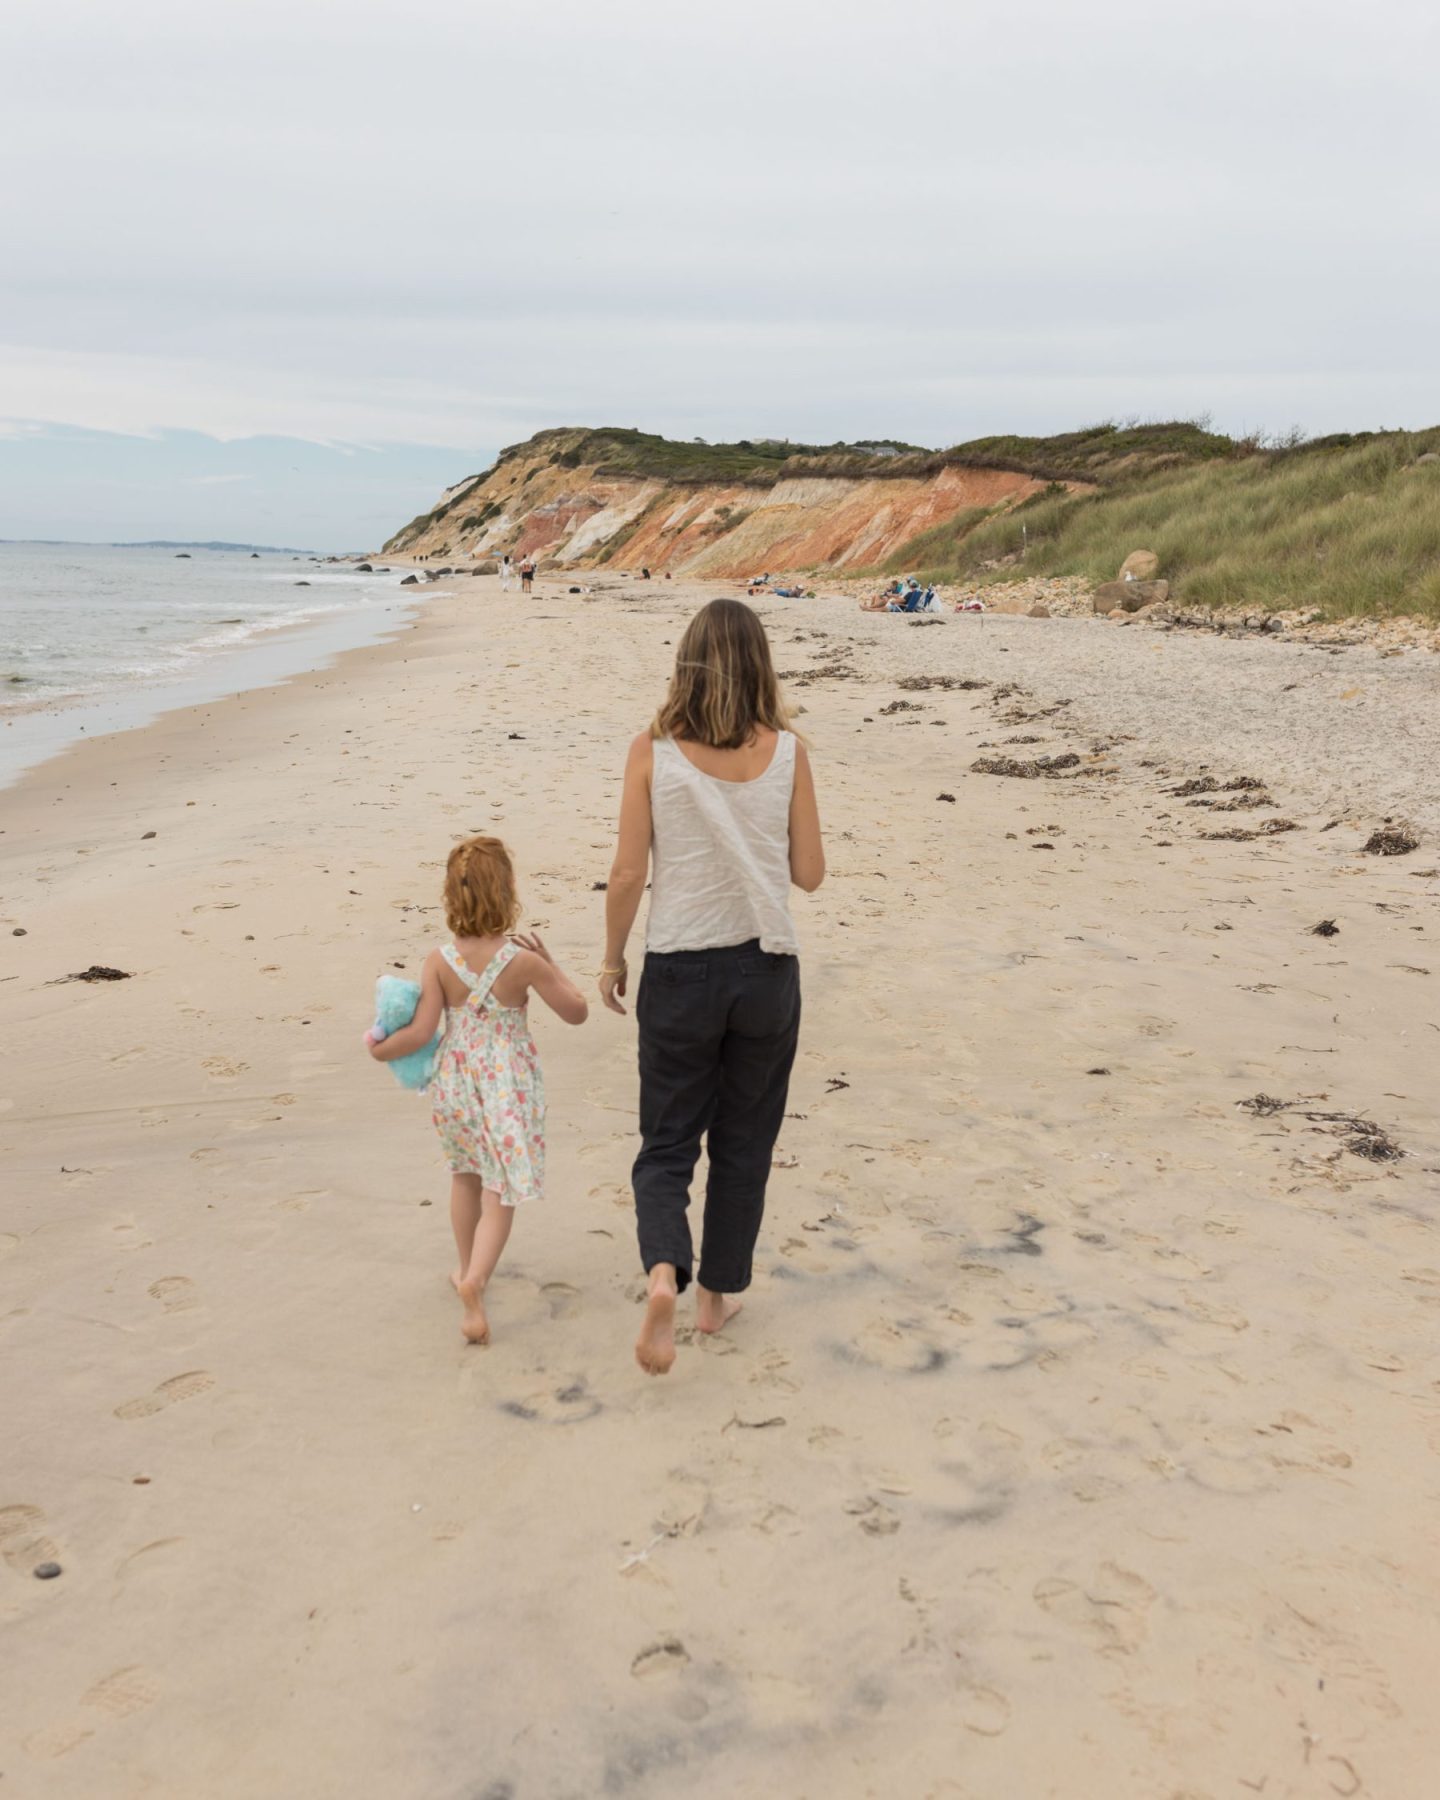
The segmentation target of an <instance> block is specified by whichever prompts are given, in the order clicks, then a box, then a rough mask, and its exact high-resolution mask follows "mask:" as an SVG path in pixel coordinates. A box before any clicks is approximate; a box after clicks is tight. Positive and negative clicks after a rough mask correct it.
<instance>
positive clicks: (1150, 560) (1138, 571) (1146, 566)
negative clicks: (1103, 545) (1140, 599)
mask: <svg viewBox="0 0 1440 1800" xmlns="http://www.w3.org/2000/svg"><path fill="white" fill-rule="evenodd" d="M1159 573H1160V558H1159V557H1158V556H1157V555H1156V554H1155V552H1154V551H1153V550H1132V551H1131V552H1130V554H1129V555H1128V556H1127V557H1126V558H1125V560H1124V562H1123V563H1121V565H1120V574H1119V580H1121V581H1153V580H1154V579H1155V577H1156V576H1157V575H1158V574H1159Z"/></svg>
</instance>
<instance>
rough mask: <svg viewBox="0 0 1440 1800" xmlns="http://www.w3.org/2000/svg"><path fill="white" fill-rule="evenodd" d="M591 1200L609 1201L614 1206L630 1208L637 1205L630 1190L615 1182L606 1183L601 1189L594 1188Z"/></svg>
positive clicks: (590, 1195)
mask: <svg viewBox="0 0 1440 1800" xmlns="http://www.w3.org/2000/svg"><path fill="white" fill-rule="evenodd" d="M589 1198H590V1199H591V1200H608V1201H609V1202H610V1204H611V1205H612V1206H625V1207H629V1206H633V1205H634V1204H635V1198H634V1195H633V1194H632V1193H631V1192H630V1189H629V1188H628V1187H624V1186H622V1185H621V1184H620V1183H618V1182H614V1181H608V1182H605V1183H603V1184H602V1185H601V1186H600V1187H592V1188H591V1190H590V1193H589Z"/></svg>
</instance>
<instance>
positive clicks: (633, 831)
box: [600, 600, 825, 1375]
mask: <svg viewBox="0 0 1440 1800" xmlns="http://www.w3.org/2000/svg"><path fill="white" fill-rule="evenodd" d="M652 859H653V877H652V891H651V896H650V913H649V918H648V920H647V927H646V955H645V971H644V979H643V980H642V982H641V984H640V995H639V1000H638V1003H637V1005H636V1015H637V1018H638V1021H639V1027H640V1135H641V1139H642V1143H641V1148H640V1154H639V1156H638V1157H637V1158H636V1159H635V1169H634V1176H633V1180H634V1187H635V1212H636V1221H637V1224H638V1227H639V1234H640V1256H641V1260H642V1261H643V1262H644V1265H645V1270H646V1273H647V1275H648V1276H649V1296H648V1300H647V1303H646V1307H645V1322H644V1324H643V1325H642V1326H641V1328H640V1336H639V1339H638V1341H637V1342H636V1345H635V1358H636V1361H637V1362H638V1363H639V1364H640V1367H641V1368H642V1369H644V1370H645V1371H646V1372H647V1373H648V1374H651V1375H664V1374H665V1373H667V1371H668V1370H669V1369H670V1367H671V1365H672V1364H673V1363H674V1361H675V1301H676V1298H677V1296H678V1295H679V1294H681V1293H683V1292H684V1291H685V1289H686V1287H687V1286H688V1285H689V1283H690V1276H691V1262H692V1257H691V1240H690V1222H689V1218H688V1216H687V1209H688V1207H689V1204H690V1179H691V1176H692V1175H693V1174H694V1171H695V1160H696V1158H697V1156H698V1155H699V1153H700V1140H701V1138H702V1137H705V1138H706V1140H707V1141H706V1149H707V1152H708V1154H709V1158H710V1176H709V1181H708V1183H707V1186H706V1191H705V1225H704V1233H703V1237H702V1241H701V1248H700V1266H699V1269H698V1270H697V1271H696V1281H695V1286H696V1307H695V1323H696V1324H697V1326H698V1327H699V1328H700V1330H701V1331H705V1332H711V1331H719V1330H720V1328H721V1327H722V1326H723V1325H724V1324H725V1323H726V1321H727V1320H729V1319H731V1318H733V1317H734V1315H735V1314H736V1313H737V1312H738V1311H739V1310H740V1302H739V1301H738V1300H737V1299H736V1298H735V1297H734V1296H735V1295H736V1294H739V1293H742V1292H743V1291H744V1290H745V1289H746V1288H747V1287H749V1285H750V1271H751V1259H752V1256H753V1254H754V1250H755V1239H756V1237H757V1236H758V1234H759V1230H760V1219H761V1216H762V1214H763V1213H764V1210H765V1184H766V1181H767V1180H768V1178H769V1174H770V1158H771V1153H772V1152H773V1150H774V1148H775V1139H776V1137H777V1136H778V1135H779V1131H780V1121H781V1119H782V1118H783V1117H784V1113H785V1096H786V1093H787V1090H788V1088H789V1083H790V1069H791V1065H792V1064H793V1063H794V1061H795V1045H796V1040H797V1038H798V1035H799V1030H800V965H799V961H798V959H797V956H796V951H797V949H798V944H797V940H796V937H795V927H794V924H793V922H792V920H791V917H790V886H791V883H792V882H793V883H794V885H795V886H797V887H801V888H804V889H805V891H806V892H807V893H814V891H815V889H816V888H817V887H819V885H820V883H821V881H822V880H823V879H824V875H825V850H824V846H823V844H822V842H821V838H820V818H819V814H818V812H817V810H816V805H815V783H814V780H813V778H812V776H811V773H810V760H809V758H808V756H807V755H806V753H805V747H804V745H803V744H801V743H800V741H799V739H798V738H796V736H795V735H794V733H793V732H791V731H790V730H789V728H788V715H787V713H786V711H785V708H784V706H783V705H782V704H781V700H780V689H779V684H778V682H777V681H776V679H775V668H774V665H773V663H772V662H771V660H770V645H769V642H768V641H767V639H766V636H765V628H764V626H763V625H762V624H761V623H760V620H759V619H758V618H757V617H756V615H755V614H754V613H753V612H752V611H751V610H750V608H749V607H748V606H746V605H744V604H743V602H741V601H739V600H712V601H711V602H710V604H709V605H708V606H706V607H704V608H703V609H702V610H701V611H700V612H698V613H697V614H696V615H695V617H694V618H693V619H692V620H691V621H690V624H689V626H688V627H687V629H686V632H685V635H684V637H682V638H681V640H680V647H679V650H678V651H677V653H676V657H675V673H674V674H673V675H672V677H671V679H670V691H669V693H668V694H667V695H666V697H665V702H664V704H663V705H662V706H661V708H660V711H659V713H658V714H657V715H656V718H655V722H654V723H653V724H652V725H651V727H650V729H649V730H648V731H647V732H643V733H642V734H641V735H640V736H639V737H638V738H636V740H635V742H634V743H633V744H632V745H631V746H630V756H629V760H628V761H627V763H626V766H625V788H624V794H623V797H622V799H621V803H620V840H619V844H618V846H617V848H616V851H615V862H614V866H613V867H612V869H611V871H610V884H609V890H608V892H607V894H606V899H605V929H606V937H605V962H604V965H603V967H602V968H601V971H600V994H601V998H602V999H603V1000H604V1002H605V1004H606V1006H608V1007H609V1008H610V1009H611V1011H612V1012H624V1010H625V1008H624V1007H623V1006H622V1005H621V1004H620V1000H621V998H623V996H624V994H625V990H626V986H627V983H628V979H629V970H628V967H627V965H626V962H625V946H626V943H627V942H628V940H629V937H630V929H631V927H632V926H633V925H634V923H635V915H636V913H637V912H638V911H639V907H640V896H641V895H642V894H643V893H644V891H645V876H646V869H647V865H649V864H651V863H652Z"/></svg>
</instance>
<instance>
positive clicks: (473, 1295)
mask: <svg viewBox="0 0 1440 1800" xmlns="http://www.w3.org/2000/svg"><path fill="white" fill-rule="evenodd" d="M455 1292H456V1293H457V1294H458V1295H459V1296H460V1299H461V1302H462V1303H463V1305H464V1307H465V1317H464V1318H463V1319H462V1320H461V1321H460V1330H461V1331H462V1332H463V1334H464V1336H465V1341H466V1342H467V1343H469V1344H488V1343H489V1342H490V1321H489V1320H488V1319H487V1318H486V1317H485V1305H484V1301H483V1300H482V1298H481V1294H482V1290H481V1289H480V1288H478V1287H476V1285H475V1283H474V1282H473V1281H464V1280H461V1281H457V1282H456V1283H455Z"/></svg>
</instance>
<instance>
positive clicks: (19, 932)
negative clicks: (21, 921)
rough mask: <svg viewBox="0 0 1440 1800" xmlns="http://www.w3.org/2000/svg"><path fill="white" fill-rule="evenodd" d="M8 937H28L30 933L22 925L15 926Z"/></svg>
mask: <svg viewBox="0 0 1440 1800" xmlns="http://www.w3.org/2000/svg"><path fill="white" fill-rule="evenodd" d="M10 935H11V937H29V935H30V933H29V932H28V931H27V930H26V929H25V927H24V926H23V925H17V926H16V927H15V929H14V930H13V931H12V932H11V933H10Z"/></svg>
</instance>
